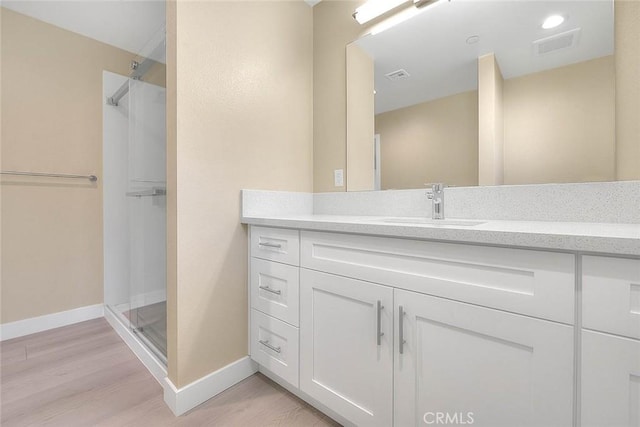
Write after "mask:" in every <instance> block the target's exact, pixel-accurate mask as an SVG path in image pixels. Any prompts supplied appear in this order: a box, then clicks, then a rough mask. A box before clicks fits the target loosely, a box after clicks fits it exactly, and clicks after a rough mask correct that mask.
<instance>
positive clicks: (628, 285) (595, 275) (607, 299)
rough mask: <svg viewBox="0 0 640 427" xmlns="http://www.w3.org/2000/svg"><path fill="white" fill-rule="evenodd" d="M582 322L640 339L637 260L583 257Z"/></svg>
mask: <svg viewBox="0 0 640 427" xmlns="http://www.w3.org/2000/svg"><path fill="white" fill-rule="evenodd" d="M582 310H583V313H582V326H583V327H585V328H588V329H594V330H596V331H603V332H609V333H612V334H616V335H622V336H625V337H630V338H635V339H640V260H638V259H623V258H607V257H596V256H584V257H582Z"/></svg>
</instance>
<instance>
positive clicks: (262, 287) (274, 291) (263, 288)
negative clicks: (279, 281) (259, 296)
mask: <svg viewBox="0 0 640 427" xmlns="http://www.w3.org/2000/svg"><path fill="white" fill-rule="evenodd" d="M258 288H260V289H262V290H263V291H267V292H271V293H272V294H276V295H280V294H282V291H281V290H275V289H271V288H270V287H268V286H258Z"/></svg>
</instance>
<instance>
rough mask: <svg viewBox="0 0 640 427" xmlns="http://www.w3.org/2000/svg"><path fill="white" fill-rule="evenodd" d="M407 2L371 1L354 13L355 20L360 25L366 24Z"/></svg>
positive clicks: (391, 0)
mask: <svg viewBox="0 0 640 427" xmlns="http://www.w3.org/2000/svg"><path fill="white" fill-rule="evenodd" d="M407 1H408V0H369V1H368V2H366V3H365V4H363V5H362V6H360V7H358V8H357V9H356V11H355V12H353V19H355V20H356V21H358V23H359V24H365V23H367V22H369V21H371V20H372V19H375V18H377V17H379V16H381V15H384V14H385V13H387V12H389V11H390V10H391V9H395V8H396V7H398V6H400V5H401V4H402V3H406V2H407Z"/></svg>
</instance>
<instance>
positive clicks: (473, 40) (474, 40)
mask: <svg viewBox="0 0 640 427" xmlns="http://www.w3.org/2000/svg"><path fill="white" fill-rule="evenodd" d="M479 41H480V37H479V36H470V37H468V38H467V44H476V43H478V42H479Z"/></svg>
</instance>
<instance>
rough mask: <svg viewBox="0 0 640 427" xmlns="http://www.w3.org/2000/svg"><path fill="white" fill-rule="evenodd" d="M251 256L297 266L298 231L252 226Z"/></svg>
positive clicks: (298, 252)
mask: <svg viewBox="0 0 640 427" xmlns="http://www.w3.org/2000/svg"><path fill="white" fill-rule="evenodd" d="M251 256H252V257H256V258H263V259H268V260H271V261H277V262H283V263H285V264H290V265H299V264H300V237H299V232H298V230H291V229H288V228H268V227H255V226H252V227H251Z"/></svg>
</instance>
